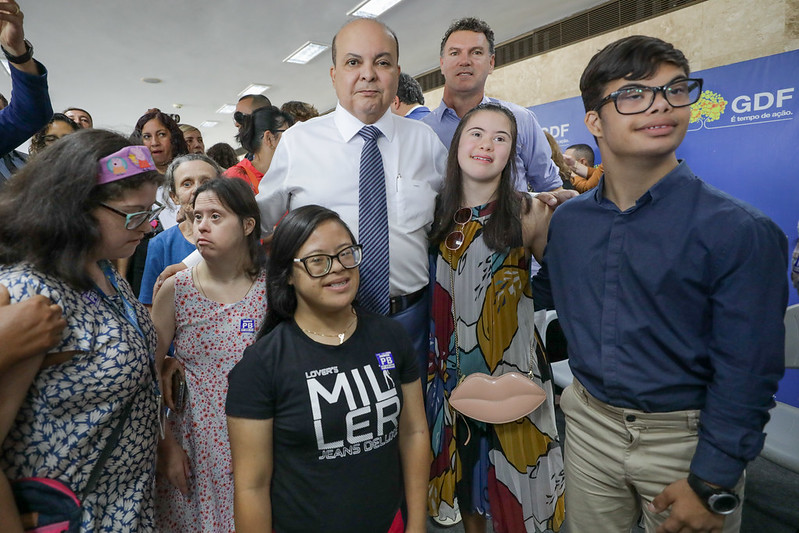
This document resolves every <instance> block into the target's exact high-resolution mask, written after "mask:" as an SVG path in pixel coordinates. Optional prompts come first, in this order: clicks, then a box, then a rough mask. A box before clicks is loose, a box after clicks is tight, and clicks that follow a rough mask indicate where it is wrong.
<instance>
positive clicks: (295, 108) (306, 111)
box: [280, 100, 319, 122]
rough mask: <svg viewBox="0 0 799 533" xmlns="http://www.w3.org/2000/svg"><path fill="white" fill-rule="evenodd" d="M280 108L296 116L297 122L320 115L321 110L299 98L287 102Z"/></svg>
mask: <svg viewBox="0 0 799 533" xmlns="http://www.w3.org/2000/svg"><path fill="white" fill-rule="evenodd" d="M280 110H281V111H283V112H284V113H288V114H289V115H291V116H292V117H294V120H296V121H297V122H305V121H306V120H308V119H311V118H314V117H318V116H319V111H317V110H316V108H315V107H314V106H312V105H311V104H309V103H306V102H299V101H297V100H291V101H290V102H286V103H285V104H283V105H282V106H280Z"/></svg>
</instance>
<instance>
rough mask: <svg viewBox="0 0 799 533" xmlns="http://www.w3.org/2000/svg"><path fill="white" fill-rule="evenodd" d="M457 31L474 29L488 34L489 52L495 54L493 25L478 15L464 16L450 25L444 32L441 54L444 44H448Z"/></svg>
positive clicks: (442, 53)
mask: <svg viewBox="0 0 799 533" xmlns="http://www.w3.org/2000/svg"><path fill="white" fill-rule="evenodd" d="M456 31H473V32H475V33H482V34H483V35H485V36H486V41H488V53H489V54H491V55H494V31H493V30H492V29H491V26H489V25H488V23H486V21H484V20H480V19H479V18H476V17H464V18H462V19H458V20H456V21H454V22H453V23H452V24H450V25H449V28H447V31H446V32H444V38H443V39H441V49H440V50H439V52H438V54H439V55H441V56H443V55H444V46H445V45H446V44H447V39H449V36H450V35H452V34H453V33H455V32H456Z"/></svg>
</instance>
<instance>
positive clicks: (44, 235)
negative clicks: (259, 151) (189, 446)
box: [0, 129, 161, 532]
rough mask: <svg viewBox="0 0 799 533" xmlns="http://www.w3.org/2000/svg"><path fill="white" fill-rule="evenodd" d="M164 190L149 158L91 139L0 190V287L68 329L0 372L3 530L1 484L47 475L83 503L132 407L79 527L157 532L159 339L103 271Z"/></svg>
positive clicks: (112, 137)
mask: <svg viewBox="0 0 799 533" xmlns="http://www.w3.org/2000/svg"><path fill="white" fill-rule="evenodd" d="M160 180H161V177H160V175H159V174H158V172H157V171H156V166H155V164H154V162H153V160H152V157H151V156H150V153H149V151H148V150H147V148H145V147H144V146H131V145H130V142H129V141H128V140H127V139H125V138H124V137H122V136H120V135H118V134H116V133H111V132H108V131H103V130H97V129H88V130H80V131H78V132H75V133H73V134H71V135H69V136H67V137H65V138H63V139H61V140H59V141H57V142H56V143H54V144H53V145H52V146H49V147H48V148H47V149H46V150H43V151H42V152H41V153H40V154H39V155H38V156H37V157H36V158H35V159H34V160H32V161H31V162H30V163H29V164H28V165H26V166H25V167H24V168H23V169H22V170H21V171H20V172H19V173H18V174H16V175H15V176H14V178H12V179H11V180H10V181H9V182H8V183H7V185H6V186H5V188H4V189H3V191H2V192H1V193H0V284H2V285H4V286H6V287H7V288H8V292H9V293H10V296H11V301H12V302H18V301H20V300H23V299H26V298H29V297H31V296H33V295H36V294H41V295H44V296H46V297H48V298H49V299H50V300H51V301H52V302H53V303H54V304H57V305H59V306H60V307H61V308H62V309H63V312H64V316H65V318H66V320H67V327H66V329H65V330H64V331H63V333H62V335H61V339H60V341H59V342H58V344H57V345H56V346H55V347H54V348H52V349H51V350H50V351H48V352H47V353H46V354H45V353H41V354H38V355H35V356H33V357H30V358H29V359H26V360H23V361H20V362H18V363H17V364H16V365H15V366H13V367H11V368H9V369H8V370H7V371H6V372H4V373H3V374H2V375H0V441H2V453H1V454H0V467H1V468H2V473H0V531H3V532H21V531H22V524H21V523H20V517H19V514H18V513H17V511H16V507H15V505H14V501H13V499H12V498H11V494H10V492H9V488H8V481H9V480H14V479H18V478H24V477H42V478H50V479H54V480H57V481H60V482H62V483H64V484H65V485H67V486H68V487H69V488H70V489H72V491H74V492H75V493H77V494H81V493H82V492H83V490H84V488H85V487H86V485H87V482H88V478H89V475H90V473H91V471H92V469H93V467H94V466H95V464H96V463H97V460H98V457H99V456H100V453H101V451H102V449H103V448H104V446H105V444H106V442H107V440H108V438H109V436H110V434H111V432H112V429H113V428H114V427H115V426H116V425H117V423H119V421H120V420H122V417H121V414H122V413H123V412H124V411H125V410H126V408H127V407H128V406H130V413H129V415H128V416H127V418H126V419H124V421H122V424H123V425H122V426H121V428H122V430H121V433H120V435H119V440H118V442H117V444H116V445H115V446H114V448H113V452H112V454H111V456H110V457H109V458H108V460H107V461H106V462H105V465H104V466H103V468H102V470H101V475H100V478H99V480H98V481H97V483H96V485H95V487H94V489H93V490H92V491H91V492H90V493H88V494H85V495H83V500H82V504H83V509H82V515H81V517H80V522H81V527H80V529H81V531H92V532H95V531H114V532H127V531H152V530H154V528H155V523H154V505H153V478H154V474H155V472H154V468H153V465H154V461H155V449H156V435H157V427H158V423H157V418H158V417H157V413H158V388H157V380H155V379H154V378H155V376H156V369H155V361H154V355H155V345H156V338H155V329H154V328H153V325H152V322H151V321H150V317H149V314H148V313H147V310H146V309H145V308H144V307H143V306H142V305H141V304H139V303H138V302H137V301H136V298H135V296H134V295H133V292H132V291H131V289H130V287H129V286H128V284H127V282H125V280H124V279H123V278H122V277H121V276H120V275H119V274H118V273H117V272H116V270H114V268H113V267H112V266H111V262H110V261H112V260H115V259H119V258H124V257H128V256H130V255H131V254H132V253H133V250H134V249H135V248H136V246H137V245H138V244H139V242H141V240H142V239H143V238H144V236H145V235H146V234H147V233H148V232H149V231H151V230H152V227H151V226H150V222H151V221H152V220H153V219H155V217H157V215H158V212H159V211H160V208H157V209H153V208H152V206H153V204H154V202H155V194H156V189H157V187H158V184H159V183H160Z"/></svg>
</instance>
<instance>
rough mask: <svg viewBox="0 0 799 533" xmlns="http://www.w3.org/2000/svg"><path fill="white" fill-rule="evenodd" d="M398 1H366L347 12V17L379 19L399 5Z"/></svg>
mask: <svg viewBox="0 0 799 533" xmlns="http://www.w3.org/2000/svg"><path fill="white" fill-rule="evenodd" d="M399 3H400V0H367V1H366V2H363V3H362V4H360V5H359V6H358V7H356V8H355V9H353V10H352V11H350V12H348V13H347V15H351V16H353V17H371V18H375V17H379V16H380V15H382V14H383V13H385V12H386V11H388V10H389V9H391V8H392V7H394V6H395V5H397V4H399Z"/></svg>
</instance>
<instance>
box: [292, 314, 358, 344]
mask: <svg viewBox="0 0 799 533" xmlns="http://www.w3.org/2000/svg"><path fill="white" fill-rule="evenodd" d="M352 314H355V310H354V309H353V310H352ZM356 320H358V315H355V316H354V317H352V321H351V322H350V323H349V324H347V327H346V328H344V331H342V332H341V333H336V334H335V335H330V334H329V333H319V332H317V331H311V330H310V329H305V328H304V327H302V326H300V329H301V330H303V331H304V332H305V333H310V334H311V335H316V336H317V337H331V338H335V337H338V343H339V345H341V344H344V337H345V336H346V335H347V332H348V331H349V330H350V328H351V327H352V326H353V325H354V324H355V321H356Z"/></svg>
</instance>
